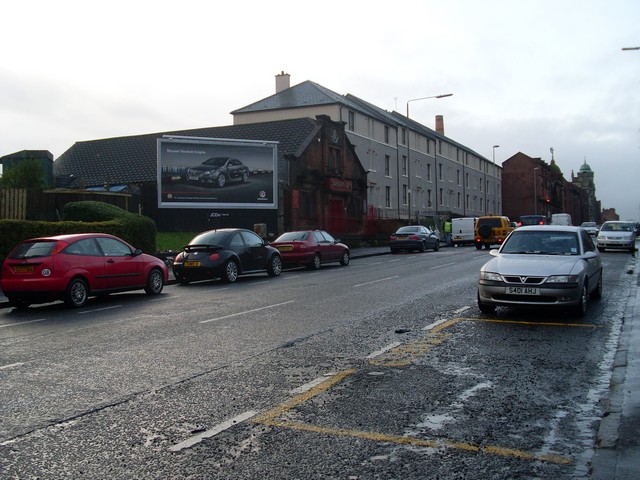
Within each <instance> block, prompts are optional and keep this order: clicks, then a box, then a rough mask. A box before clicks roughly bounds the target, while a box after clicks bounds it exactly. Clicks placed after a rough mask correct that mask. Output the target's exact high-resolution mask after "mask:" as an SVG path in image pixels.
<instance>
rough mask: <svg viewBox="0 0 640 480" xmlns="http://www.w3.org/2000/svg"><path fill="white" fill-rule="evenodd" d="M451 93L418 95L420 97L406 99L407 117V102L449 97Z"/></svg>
mask: <svg viewBox="0 0 640 480" xmlns="http://www.w3.org/2000/svg"><path fill="white" fill-rule="evenodd" d="M452 95H453V93H445V94H443V95H432V96H431V97H420V98H412V99H410V100H407V118H409V102H416V101H418V100H428V99H429V98H444V97H451V96H452Z"/></svg>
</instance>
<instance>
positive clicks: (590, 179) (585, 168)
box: [571, 159, 598, 222]
mask: <svg viewBox="0 0 640 480" xmlns="http://www.w3.org/2000/svg"><path fill="white" fill-rule="evenodd" d="M571 182H572V183H573V184H574V185H577V186H579V187H580V188H581V189H582V190H584V191H585V192H587V198H588V213H589V221H592V222H596V221H598V220H597V219H598V204H597V199H596V184H595V182H594V173H593V170H591V167H590V166H589V165H588V164H587V160H586V159H585V161H584V163H583V164H582V166H581V167H580V170H579V171H578V175H575V176H574V175H573V172H571Z"/></svg>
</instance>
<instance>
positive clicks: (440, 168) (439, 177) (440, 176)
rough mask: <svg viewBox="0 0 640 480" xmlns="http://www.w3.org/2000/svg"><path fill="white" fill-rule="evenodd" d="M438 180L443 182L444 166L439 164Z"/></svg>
mask: <svg viewBox="0 0 640 480" xmlns="http://www.w3.org/2000/svg"><path fill="white" fill-rule="evenodd" d="M438 180H440V181H442V164H441V163H439V164H438Z"/></svg>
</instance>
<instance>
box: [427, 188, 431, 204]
mask: <svg viewBox="0 0 640 480" xmlns="http://www.w3.org/2000/svg"><path fill="white" fill-rule="evenodd" d="M427 207H428V208H431V189H427Z"/></svg>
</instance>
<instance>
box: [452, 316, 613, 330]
mask: <svg viewBox="0 0 640 480" xmlns="http://www.w3.org/2000/svg"><path fill="white" fill-rule="evenodd" d="M460 320H468V321H470V322H485V323H515V324H521V325H543V326H549V327H583V328H585V327H586V328H602V326H601V325H594V324H593V323H564V322H529V321H525V320H508V319H505V320H501V319H499V318H477V317H476V318H471V317H469V318H461V319H460Z"/></svg>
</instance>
